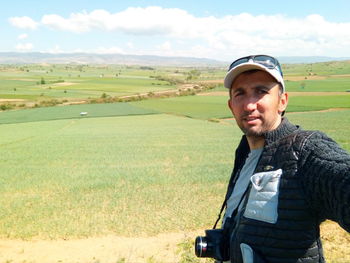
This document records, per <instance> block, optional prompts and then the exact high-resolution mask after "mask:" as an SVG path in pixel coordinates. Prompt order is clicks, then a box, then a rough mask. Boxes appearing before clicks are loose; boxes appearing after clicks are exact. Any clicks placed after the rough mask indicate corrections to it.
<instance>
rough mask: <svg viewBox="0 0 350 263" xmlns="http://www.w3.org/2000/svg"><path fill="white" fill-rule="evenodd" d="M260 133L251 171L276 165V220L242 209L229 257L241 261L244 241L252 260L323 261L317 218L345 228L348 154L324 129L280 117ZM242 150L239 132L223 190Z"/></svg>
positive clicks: (349, 218)
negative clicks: (256, 159)
mask: <svg viewBox="0 0 350 263" xmlns="http://www.w3.org/2000/svg"><path fill="white" fill-rule="evenodd" d="M265 139H266V144H265V147H264V150H263V153H262V155H261V158H260V160H259V163H258V165H257V168H256V171H255V172H256V173H259V172H264V171H274V170H278V169H282V175H281V177H280V183H279V187H278V205H277V214H278V217H277V221H276V222H274V223H269V222H263V221H260V220H256V219H251V218H247V217H245V216H244V210H245V209H243V211H242V213H241V214H240V215H239V218H240V220H239V222H238V226H237V227H236V230H235V231H234V232H233V233H231V237H230V258H231V262H233V263H242V262H243V259H242V250H241V249H242V248H241V244H242V243H244V244H247V245H249V246H250V247H251V248H252V250H253V251H254V257H255V259H254V263H260V262H264V263H323V262H325V260H324V257H323V252H322V246H321V242H320V233H319V225H320V223H321V222H322V221H324V220H325V219H331V220H334V221H336V222H338V223H339V224H340V225H341V226H342V227H343V228H344V229H345V230H347V231H350V155H349V154H348V153H347V152H346V151H344V150H343V149H341V148H340V147H339V146H338V145H337V144H336V143H335V142H334V141H333V140H331V139H330V138H328V137H327V136H326V135H325V134H323V133H321V132H319V131H314V132H312V131H303V130H301V129H300V128H299V127H298V126H295V125H292V124H291V123H290V122H289V121H288V120H287V119H286V118H284V119H283V120H282V123H281V125H280V126H279V127H278V128H277V129H276V130H274V131H271V132H268V133H266V135H265ZM248 153H249V146H248V143H247V140H246V138H245V137H244V136H243V138H242V140H241V143H240V145H239V147H238V148H237V150H236V158H235V166H234V170H233V173H232V177H231V181H230V182H231V183H230V184H229V188H228V192H227V196H229V195H230V194H231V192H232V189H233V187H234V183H232V182H234V181H235V179H236V177H237V174H239V170H240V168H241V167H242V166H243V164H244V161H245V159H246V157H247V155H248ZM250 187H251V185H250ZM247 199H248V198H247Z"/></svg>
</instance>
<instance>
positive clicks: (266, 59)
mask: <svg viewBox="0 0 350 263" xmlns="http://www.w3.org/2000/svg"><path fill="white" fill-rule="evenodd" d="M248 62H254V63H257V64H260V65H263V66H265V67H266V68H268V69H274V68H277V70H278V71H279V72H280V73H281V76H282V77H283V72H282V68H281V65H280V63H279V62H278V60H277V59H275V58H274V57H271V56H267V55H254V56H246V57H242V58H239V59H237V60H235V61H233V62H232V64H231V65H230V67H229V69H228V71H230V70H231V69H232V68H234V67H236V66H238V65H240V64H243V63H248Z"/></svg>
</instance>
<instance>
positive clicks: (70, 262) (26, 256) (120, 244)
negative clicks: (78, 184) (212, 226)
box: [0, 233, 198, 263]
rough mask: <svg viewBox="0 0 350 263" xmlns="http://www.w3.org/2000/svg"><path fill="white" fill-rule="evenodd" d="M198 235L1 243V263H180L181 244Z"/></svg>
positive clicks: (170, 234) (6, 241)
mask: <svg viewBox="0 0 350 263" xmlns="http://www.w3.org/2000/svg"><path fill="white" fill-rule="evenodd" d="M197 234H198V233H168V234H161V235H158V236H154V237H133V238H130V237H118V236H106V237H95V238H87V239H72V240H31V241H23V240H0V262H1V263H3V262H4V263H5V262H6V263H10V262H11V263H24V262H26V263H29V262H30V263H57V262H62V263H90V262H91V263H97V262H98V263H116V262H118V261H119V262H132V263H138V262H140V263H141V262H169V263H170V262H171V263H173V262H179V259H180V255H179V253H178V246H177V245H178V244H179V243H181V242H183V241H184V240H185V239H188V238H190V239H191V240H192V239H194V238H195V236H196V235H197Z"/></svg>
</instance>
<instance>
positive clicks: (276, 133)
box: [238, 117, 300, 153]
mask: <svg viewBox="0 0 350 263" xmlns="http://www.w3.org/2000/svg"><path fill="white" fill-rule="evenodd" d="M298 129H300V127H299V126H297V125H294V124H292V123H290V122H289V120H288V119H287V118H286V117H283V118H282V121H281V123H280V125H279V126H278V127H277V129H275V130H272V131H268V132H265V133H264V137H265V145H267V144H271V143H273V142H275V141H278V140H279V139H281V138H283V137H285V136H287V135H289V134H291V133H292V132H294V131H296V130H298ZM238 149H239V150H241V151H242V152H241V153H243V152H248V153H249V152H250V150H249V145H248V140H247V137H246V136H245V135H243V137H242V140H241V142H240V145H239V146H238Z"/></svg>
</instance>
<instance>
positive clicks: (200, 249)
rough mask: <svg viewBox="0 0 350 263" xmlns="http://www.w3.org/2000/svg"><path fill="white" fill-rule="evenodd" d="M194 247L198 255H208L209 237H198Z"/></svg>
mask: <svg viewBox="0 0 350 263" xmlns="http://www.w3.org/2000/svg"><path fill="white" fill-rule="evenodd" d="M194 248H195V253H196V256H197V257H206V255H207V254H206V252H207V250H208V242H207V239H206V238H205V237H197V238H196V241H195V245H194Z"/></svg>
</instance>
